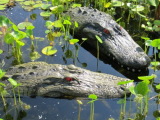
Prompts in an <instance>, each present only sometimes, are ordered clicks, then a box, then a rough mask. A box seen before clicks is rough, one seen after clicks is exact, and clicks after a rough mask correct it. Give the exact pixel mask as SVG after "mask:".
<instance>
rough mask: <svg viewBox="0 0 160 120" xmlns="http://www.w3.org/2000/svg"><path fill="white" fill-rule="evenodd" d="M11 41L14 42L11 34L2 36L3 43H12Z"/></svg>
mask: <svg viewBox="0 0 160 120" xmlns="http://www.w3.org/2000/svg"><path fill="white" fill-rule="evenodd" d="M13 40H14V37H13V36H12V35H11V33H6V34H5V36H4V41H5V42H6V43H7V44H11V43H13Z"/></svg>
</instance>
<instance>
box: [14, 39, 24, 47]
mask: <svg viewBox="0 0 160 120" xmlns="http://www.w3.org/2000/svg"><path fill="white" fill-rule="evenodd" d="M16 43H17V44H18V45H20V46H24V45H25V43H24V42H22V41H20V40H16Z"/></svg>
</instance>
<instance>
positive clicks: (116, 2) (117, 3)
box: [112, 1, 124, 7]
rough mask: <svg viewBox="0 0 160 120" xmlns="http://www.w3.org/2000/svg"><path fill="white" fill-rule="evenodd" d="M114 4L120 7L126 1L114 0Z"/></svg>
mask: <svg viewBox="0 0 160 120" xmlns="http://www.w3.org/2000/svg"><path fill="white" fill-rule="evenodd" d="M112 5H113V6H114V7H120V6H123V5H124V3H123V2H121V1H114V2H113V3H112Z"/></svg>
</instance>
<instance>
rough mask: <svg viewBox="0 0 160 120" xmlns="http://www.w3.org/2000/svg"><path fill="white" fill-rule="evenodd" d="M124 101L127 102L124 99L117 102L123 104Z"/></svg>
mask: <svg viewBox="0 0 160 120" xmlns="http://www.w3.org/2000/svg"><path fill="white" fill-rule="evenodd" d="M124 101H125V100H124V99H120V100H118V101H117V104H123V103H124Z"/></svg>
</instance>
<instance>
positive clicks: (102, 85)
mask: <svg viewBox="0 0 160 120" xmlns="http://www.w3.org/2000/svg"><path fill="white" fill-rule="evenodd" d="M8 78H13V79H15V80H16V81H17V82H18V83H22V85H21V86H20V87H19V89H20V93H21V95H25V96H43V97H65V96H73V97H87V96H88V95H89V94H96V95H97V96H98V97H100V98H118V97H123V96H124V94H125V87H126V93H127V94H129V93H130V92H129V87H130V86H133V85H134V84H133V83H129V84H127V85H117V83H118V82H120V81H128V80H129V79H125V78H120V77H116V76H113V75H109V74H104V73H97V72H91V71H89V70H85V69H82V68H79V67H76V66H74V65H68V66H67V65H60V64H47V63H45V62H29V63H25V64H21V65H16V66H13V67H11V68H10V69H9V70H8V71H7V72H6V74H5V77H3V79H2V83H4V84H6V85H7V86H6V87H5V89H6V90H7V91H10V90H11V89H12V87H11V85H10V83H9V82H8V80H6V79H8ZM66 78H67V79H68V78H72V79H73V80H72V81H67V80H66ZM11 92H12V91H11ZM16 92H17V89H16Z"/></svg>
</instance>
